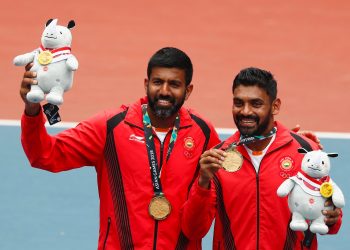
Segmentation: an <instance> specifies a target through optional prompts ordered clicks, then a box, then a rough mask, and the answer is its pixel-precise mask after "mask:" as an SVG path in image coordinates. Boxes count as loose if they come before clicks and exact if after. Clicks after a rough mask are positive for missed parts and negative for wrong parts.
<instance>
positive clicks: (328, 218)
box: [322, 200, 341, 226]
mask: <svg viewBox="0 0 350 250" xmlns="http://www.w3.org/2000/svg"><path fill="white" fill-rule="evenodd" d="M325 206H326V207H329V206H334V204H333V202H332V201H331V200H327V201H326V202H325ZM322 213H323V215H324V216H325V218H324V222H325V223H326V225H327V226H332V225H334V224H335V223H337V221H338V219H339V216H340V214H341V209H340V208H337V207H334V209H333V210H323V211H322Z"/></svg>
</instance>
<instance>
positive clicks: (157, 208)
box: [148, 195, 171, 220]
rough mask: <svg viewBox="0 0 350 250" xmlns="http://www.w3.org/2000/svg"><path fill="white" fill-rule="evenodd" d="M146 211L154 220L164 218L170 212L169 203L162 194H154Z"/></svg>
mask: <svg viewBox="0 0 350 250" xmlns="http://www.w3.org/2000/svg"><path fill="white" fill-rule="evenodd" d="M148 212H149V214H150V215H151V217H152V218H153V219H155V220H164V219H166V218H167V217H168V215H169V214H170V212H171V204H170V202H169V201H168V200H167V198H165V196H163V195H157V196H154V197H153V198H152V200H151V202H150V203H149V206H148Z"/></svg>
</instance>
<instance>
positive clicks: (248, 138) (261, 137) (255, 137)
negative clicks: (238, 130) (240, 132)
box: [227, 127, 277, 149]
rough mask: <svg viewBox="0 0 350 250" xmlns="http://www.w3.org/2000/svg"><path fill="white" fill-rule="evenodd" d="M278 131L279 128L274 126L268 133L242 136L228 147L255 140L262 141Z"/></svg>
mask: <svg viewBox="0 0 350 250" xmlns="http://www.w3.org/2000/svg"><path fill="white" fill-rule="evenodd" d="M276 132H277V128H276V127H273V128H272V129H271V131H270V132H269V133H268V134H267V135H253V136H241V138H240V139H239V141H236V142H233V143H231V144H230V145H229V146H228V147H227V149H230V148H233V147H236V146H239V145H246V144H249V143H252V142H255V141H261V140H264V139H266V138H269V137H271V136H273V135H274V134H276Z"/></svg>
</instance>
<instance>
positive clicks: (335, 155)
mask: <svg viewBox="0 0 350 250" xmlns="http://www.w3.org/2000/svg"><path fill="white" fill-rule="evenodd" d="M327 155H328V157H338V153H327Z"/></svg>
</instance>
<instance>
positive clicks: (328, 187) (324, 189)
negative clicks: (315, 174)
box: [320, 182, 333, 198]
mask: <svg viewBox="0 0 350 250" xmlns="http://www.w3.org/2000/svg"><path fill="white" fill-rule="evenodd" d="M320 193H321V195H322V196H323V197H324V198H329V197H331V196H332V194H333V186H332V184H331V183H329V182H323V183H322V184H321V186H320Z"/></svg>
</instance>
